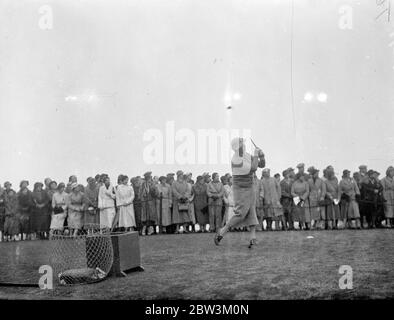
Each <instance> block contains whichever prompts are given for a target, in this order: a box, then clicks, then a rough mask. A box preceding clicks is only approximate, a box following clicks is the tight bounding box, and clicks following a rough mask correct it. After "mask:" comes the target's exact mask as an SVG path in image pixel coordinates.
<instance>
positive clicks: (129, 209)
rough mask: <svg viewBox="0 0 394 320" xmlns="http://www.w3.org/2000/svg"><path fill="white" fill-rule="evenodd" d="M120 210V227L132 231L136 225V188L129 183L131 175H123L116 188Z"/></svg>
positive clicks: (118, 209)
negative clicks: (134, 202)
mask: <svg viewBox="0 0 394 320" xmlns="http://www.w3.org/2000/svg"><path fill="white" fill-rule="evenodd" d="M115 196H116V207H117V211H118V227H119V228H122V229H123V230H124V231H132V230H134V228H135V227H136V223H135V215H134V206H133V201H134V189H133V187H132V186H130V185H129V177H128V176H126V175H122V177H121V179H120V183H119V185H118V186H117V188H116V190H115Z"/></svg>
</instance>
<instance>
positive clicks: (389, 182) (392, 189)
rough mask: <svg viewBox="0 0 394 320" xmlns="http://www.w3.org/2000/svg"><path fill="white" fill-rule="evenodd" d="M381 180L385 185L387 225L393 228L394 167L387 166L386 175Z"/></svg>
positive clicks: (384, 196)
mask: <svg viewBox="0 0 394 320" xmlns="http://www.w3.org/2000/svg"><path fill="white" fill-rule="evenodd" d="M380 182H381V184H382V187H383V198H384V216H385V219H386V227H387V228H391V227H392V225H393V219H394V167H392V166H390V167H388V168H387V170H386V176H385V177H384V178H383V179H382V180H381V181H380Z"/></svg>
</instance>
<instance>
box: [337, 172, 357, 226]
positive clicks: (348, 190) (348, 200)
mask: <svg viewBox="0 0 394 320" xmlns="http://www.w3.org/2000/svg"><path fill="white" fill-rule="evenodd" d="M359 196H360V190H359V188H358V185H357V183H356V181H354V179H352V178H351V177H350V171H349V170H343V175H342V180H341V181H340V182H339V198H340V200H341V202H340V204H341V206H340V207H341V216H342V217H344V219H345V221H346V220H348V221H350V222H351V223H352V224H353V226H351V227H354V228H357V229H361V223H360V211H359V207H358V203H357V201H356V199H357V198H359ZM345 224H346V222H345Z"/></svg>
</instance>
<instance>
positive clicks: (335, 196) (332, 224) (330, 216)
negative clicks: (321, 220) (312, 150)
mask: <svg viewBox="0 0 394 320" xmlns="http://www.w3.org/2000/svg"><path fill="white" fill-rule="evenodd" d="M325 183H326V198H327V199H328V205H327V207H326V208H327V212H326V219H327V225H328V229H330V230H332V229H336V228H337V223H339V226H340V227H342V224H343V220H344V218H345V217H344V216H341V212H340V208H339V201H340V198H339V181H338V178H337V177H336V176H335V171H334V168H333V167H332V166H328V167H327V168H326V180H325Z"/></svg>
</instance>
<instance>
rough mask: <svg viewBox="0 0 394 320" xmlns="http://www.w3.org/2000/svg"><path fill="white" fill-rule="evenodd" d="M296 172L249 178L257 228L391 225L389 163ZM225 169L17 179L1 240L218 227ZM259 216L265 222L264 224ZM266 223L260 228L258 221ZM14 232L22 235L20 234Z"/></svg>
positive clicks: (5, 204)
mask: <svg viewBox="0 0 394 320" xmlns="http://www.w3.org/2000/svg"><path fill="white" fill-rule="evenodd" d="M297 169H298V172H297V173H295V170H294V169H293V168H288V169H286V170H284V171H283V172H282V175H283V179H282V180H280V177H278V175H275V177H274V178H273V177H271V176H270V170H269V169H267V168H266V169H263V171H262V176H261V179H258V178H257V177H255V189H256V208H257V213H258V217H259V220H260V229H263V228H264V229H265V230H272V225H273V223H275V225H274V227H275V229H276V230H279V229H283V230H293V229H294V228H295V223H296V222H297V223H298V226H299V227H298V228H299V229H301V230H302V229H314V228H318V229H325V228H327V229H333V228H341V227H346V226H353V227H354V228H361V227H363V228H375V227H377V226H381V225H382V222H383V221H385V226H387V227H390V226H391V225H392V224H393V210H394V183H393V177H394V168H393V167H392V166H390V167H389V168H388V169H387V171H386V177H385V178H383V179H382V180H379V178H378V177H379V173H378V172H376V171H374V170H367V167H366V166H364V165H362V166H360V167H359V170H360V171H359V172H355V173H354V174H353V178H352V177H351V176H350V171H349V170H344V171H343V176H342V179H341V180H340V181H339V180H338V178H337V177H336V176H335V171H334V168H333V167H332V166H328V167H327V168H326V169H324V170H323V176H322V177H320V176H319V170H317V169H316V168H314V167H310V168H309V169H308V170H307V172H305V165H304V164H299V165H298V166H297ZM231 185H232V177H231V175H230V174H226V175H225V176H222V177H219V174H218V173H214V174H212V177H211V176H210V175H209V174H208V173H204V174H203V175H201V176H198V177H197V180H196V182H195V183H194V181H193V180H192V175H191V174H190V173H187V174H184V173H183V172H182V171H181V170H180V171H178V172H177V173H176V178H175V174H168V175H167V176H161V177H152V173H151V172H147V173H145V174H144V178H141V177H134V178H132V179H131V183H130V184H129V178H128V177H127V176H125V175H120V176H119V177H118V184H117V185H116V186H112V184H111V181H110V178H109V177H108V175H106V174H101V175H96V177H95V178H92V177H90V178H88V179H87V185H86V186H85V187H84V186H83V185H81V184H78V179H77V177H76V176H71V177H70V178H69V182H68V184H67V185H65V184H64V183H59V184H57V183H56V182H55V181H52V180H51V179H49V178H47V179H45V188H44V184H42V183H40V182H37V183H36V184H35V185H34V188H33V191H32V192H31V191H30V190H29V188H28V186H29V182H28V181H22V182H21V183H20V190H19V192H15V191H14V190H13V189H12V185H11V183H9V182H6V183H5V184H4V189H3V188H0V232H1V234H0V240H1V239H2V238H3V235H5V236H6V237H8V238H9V237H11V238H18V237H20V238H22V239H34V238H36V237H38V238H47V237H48V235H49V233H50V231H51V232H53V233H59V232H63V230H64V229H65V228H66V230H67V231H70V232H72V234H78V232H80V231H81V230H82V229H86V230H89V226H92V225H98V224H99V225H102V226H105V227H108V228H115V227H116V228H121V229H124V230H132V229H137V230H139V232H140V233H141V234H142V235H145V234H148V235H150V234H153V233H157V232H167V233H179V232H189V231H196V230H197V229H196V228H195V226H196V225H198V226H199V228H198V229H199V231H201V232H205V231H208V230H207V229H208V226H209V231H211V232H216V231H217V230H218V228H220V227H222V226H223V225H224V224H225V223H226V222H227V221H228V220H229V219H230V218H231V216H232V214H233V212H234V200H233V196H232V188H231ZM264 221H265V223H263V222H264ZM264 224H265V227H263V225H264ZM19 235H20V236H19Z"/></svg>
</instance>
